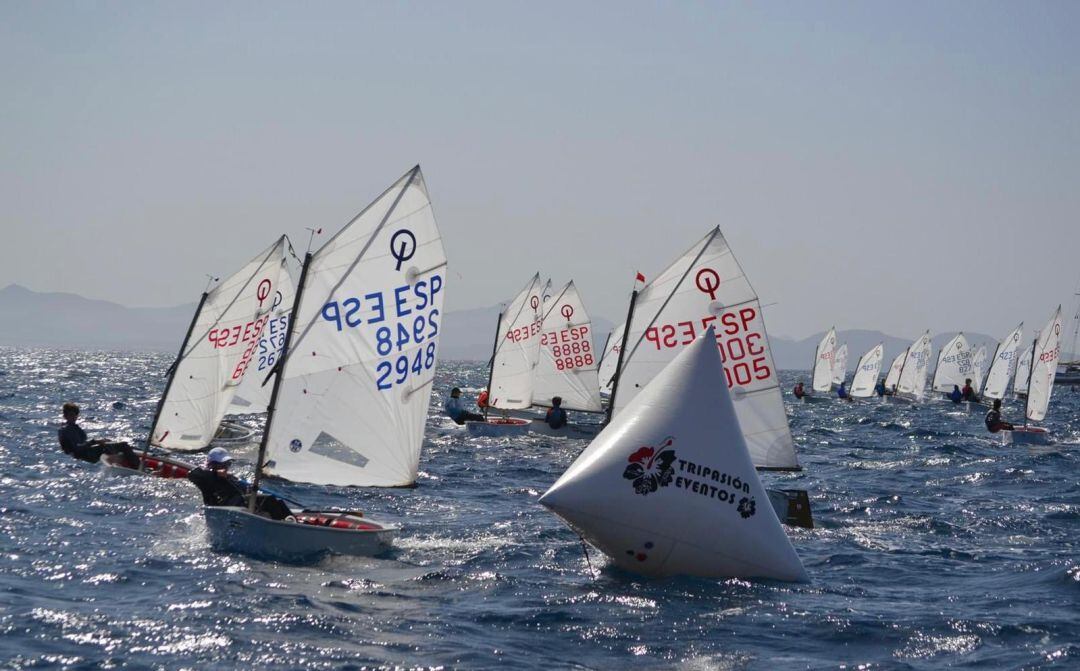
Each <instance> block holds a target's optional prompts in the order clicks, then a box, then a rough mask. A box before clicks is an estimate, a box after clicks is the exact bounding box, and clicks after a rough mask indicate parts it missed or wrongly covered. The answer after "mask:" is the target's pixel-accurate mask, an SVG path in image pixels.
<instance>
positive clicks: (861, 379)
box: [851, 344, 899, 398]
mask: <svg viewBox="0 0 1080 671" xmlns="http://www.w3.org/2000/svg"><path fill="white" fill-rule="evenodd" d="M884 357H885V345H884V344H878V345H874V346H873V347H871V348H870V351H868V352H867V353H866V354H863V355H862V358H860V359H859V365H858V366H856V368H855V377H853V378H852V379H851V395H852V396H854V397H855V398H867V397H868V396H871V395H873V393H874V387H875V386H877V381H878V376H879V375H881V362H882V359H883V358H884ZM898 374H899V373H898Z"/></svg>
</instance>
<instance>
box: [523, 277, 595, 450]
mask: <svg viewBox="0 0 1080 671" xmlns="http://www.w3.org/2000/svg"><path fill="white" fill-rule="evenodd" d="M544 305H545V310H544V316H543V319H542V320H541V324H540V356H539V358H538V360H537V364H536V368H535V369H534V371H533V389H532V399H533V406H534V407H539V408H547V407H550V405H551V399H552V398H553V397H555V396H559V397H561V398H562V408H563V409H564V410H567V411H572V412H578V413H596V414H599V413H602V412H603V410H604V408H603V405H602V403H601V400H600V378H599V374H598V368H599V363H600V361H599V356H598V354H597V352H596V350H595V349H594V348H593V329H592V319H591V318H590V317H589V313H588V312H587V311H586V310H585V304H584V302H583V301H582V299H581V295H580V294H579V293H578V290H577V287H576V286H574V282H573V281H572V280H571V281H570V282H568V283H567V284H566V285H565V286H564V287H562V289H561V290H560V291H558V292H557V293H555V294H554V296H552V297H550V298H549V299H548V300H547V301H546V302H545V303H544ZM529 430H530V431H532V432H534V433H540V434H543V435H550V436H568V437H574V438H591V437H594V436H595V435H596V434H597V433H598V432H599V430H600V426H599V425H598V424H582V423H579V422H573V423H570V424H567V425H566V426H564V427H562V428H561V429H552V428H551V427H550V426H549V425H548V424H547V422H545V421H544V420H543V419H540V418H538V419H533V420H532V421H531V422H530V424H529Z"/></svg>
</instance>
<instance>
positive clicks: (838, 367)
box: [832, 343, 847, 386]
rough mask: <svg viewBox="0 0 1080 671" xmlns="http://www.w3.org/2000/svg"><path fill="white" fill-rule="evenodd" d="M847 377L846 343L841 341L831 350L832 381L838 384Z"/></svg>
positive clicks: (842, 382)
mask: <svg viewBox="0 0 1080 671" xmlns="http://www.w3.org/2000/svg"><path fill="white" fill-rule="evenodd" d="M846 379H847V343H843V344H842V345H840V346H839V347H837V348H836V351H835V352H833V365H832V383H833V384H835V385H837V386H839V385H841V384H844V380H846Z"/></svg>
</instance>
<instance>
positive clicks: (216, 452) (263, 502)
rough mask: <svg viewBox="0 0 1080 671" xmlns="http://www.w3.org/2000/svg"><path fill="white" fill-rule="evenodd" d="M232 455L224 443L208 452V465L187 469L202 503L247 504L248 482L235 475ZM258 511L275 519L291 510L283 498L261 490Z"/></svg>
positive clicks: (289, 513)
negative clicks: (230, 472) (233, 474)
mask: <svg viewBox="0 0 1080 671" xmlns="http://www.w3.org/2000/svg"><path fill="white" fill-rule="evenodd" d="M232 461H233V460H232V455H230V454H229V451H228V450H226V449H225V448H224V447H215V448H214V449H212V450H210V452H209V453H207V455H206V467H205V468H193V469H191V472H190V473H188V476H187V477H188V480H191V482H192V483H193V484H194V485H195V486H196V487H198V488H199V491H200V492H202V498H203V504H205V505H208V506H235V507H237V508H244V507H246V506H247V502H248V494H247V485H245V484H244V483H243V482H241V481H240V480H238V479H236V478H235V477H233V476H232V475H229V466H231V465H232ZM255 512H257V513H259V514H260V515H265V516H267V517H270V518H271V519H275V520H282V519H285V518H287V517H289V516H290V515H292V511H290V510H289V507H288V506H286V505H285V503H284V502H282V501H281V499H278V498H277V497H274V496H270V495H269V494H259V496H258V498H257V499H256V500H255Z"/></svg>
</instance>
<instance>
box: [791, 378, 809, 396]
mask: <svg viewBox="0 0 1080 671" xmlns="http://www.w3.org/2000/svg"><path fill="white" fill-rule="evenodd" d="M791 393H792V394H795V398H802V397H803V396H806V392H805V391H803V385H802V380H799V381H798V382H796V383H795V388H794V389H792V390H791Z"/></svg>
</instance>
